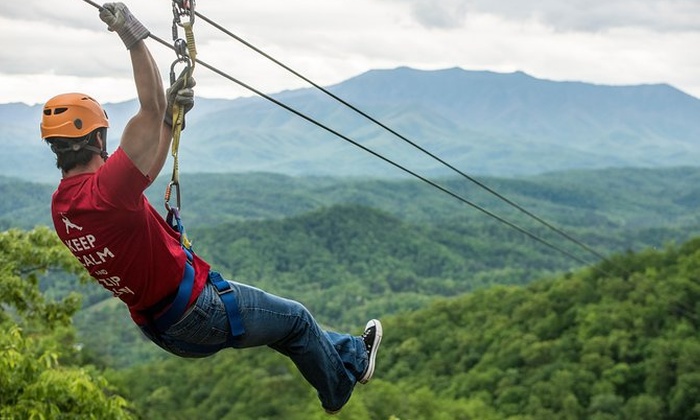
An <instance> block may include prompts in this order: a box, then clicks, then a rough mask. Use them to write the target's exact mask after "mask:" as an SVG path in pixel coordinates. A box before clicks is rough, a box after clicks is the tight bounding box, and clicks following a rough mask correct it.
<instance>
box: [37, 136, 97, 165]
mask: <svg viewBox="0 0 700 420" xmlns="http://www.w3.org/2000/svg"><path fill="white" fill-rule="evenodd" d="M91 139H92V135H90V136H87V137H86V138H85V139H83V140H82V141H79V142H75V143H72V144H70V145H68V146H65V147H58V146H57V145H55V144H52V145H51V151H52V152H54V153H56V154H59V153H65V152H77V151H79V150H81V149H85V150H89V151H91V152H93V153H95V154H98V155H100V157H101V158H102V160H104V161H105V162H106V161H107V158H108V157H109V153H107V139H102V138H100V140H102V149H98V148H97V147H95V146H91V145H89V144H88V143H89V142H90V140H91Z"/></svg>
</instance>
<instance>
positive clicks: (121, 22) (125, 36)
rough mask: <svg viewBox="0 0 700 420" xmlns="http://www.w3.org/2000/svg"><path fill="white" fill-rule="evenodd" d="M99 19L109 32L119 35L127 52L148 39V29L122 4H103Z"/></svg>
mask: <svg viewBox="0 0 700 420" xmlns="http://www.w3.org/2000/svg"><path fill="white" fill-rule="evenodd" d="M100 19H102V21H103V22H104V23H106V24H107V28H108V29H109V30H110V31H114V32H116V33H117V35H119V37H120V38H121V39H122V41H123V42H124V45H126V49H127V50H130V49H131V48H132V47H133V46H134V45H136V43H137V42H139V41H140V40H142V39H144V38H146V37H148V34H149V31H148V29H146V27H145V26H143V24H141V22H139V21H138V19H136V18H135V17H134V15H132V14H131V12H130V11H129V8H128V7H126V5H125V4H124V3H105V4H104V5H103V6H102V8H101V9H100Z"/></svg>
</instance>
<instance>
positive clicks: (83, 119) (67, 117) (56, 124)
mask: <svg viewBox="0 0 700 420" xmlns="http://www.w3.org/2000/svg"><path fill="white" fill-rule="evenodd" d="M100 127H109V119H108V117H107V113H106V112H105V110H104V109H102V106H101V105H100V104H99V103H98V102H97V101H96V100H94V99H92V98H91V97H89V96H88V95H84V94H82V93H64V94H62V95H58V96H54V97H53V98H51V99H49V101H48V102H46V105H44V115H43V116H42V118H41V138H42V139H47V138H50V137H68V138H79V137H84V136H85V135H87V134H89V133H90V132H92V131H93V130H94V129H96V128H100Z"/></svg>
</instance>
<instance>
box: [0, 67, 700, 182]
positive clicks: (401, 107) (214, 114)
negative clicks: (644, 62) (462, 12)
mask: <svg viewBox="0 0 700 420" xmlns="http://www.w3.org/2000/svg"><path fill="white" fill-rule="evenodd" d="M326 89H327V90H328V91H330V92H332V93H333V94H334V95H336V96H338V97H340V98H342V99H343V100H344V101H346V102H347V103H349V104H352V105H353V106H354V107H356V108H358V109H360V110H361V111H363V112H364V113H366V114H367V115H369V116H371V117H372V118H374V119H375V120H377V121H379V122H381V123H382V124H383V125H384V126H385V127H388V128H390V129H391V130H393V131H394V132H395V133H398V134H400V135H401V136H402V137H403V138H404V139H403V140H402V139H400V138H399V137H397V136H395V135H393V134H391V133H390V132H389V131H387V130H385V129H384V128H382V127H380V126H379V125H377V124H373V123H372V122H370V121H369V120H368V119H366V118H364V117H362V116H360V115H359V114H357V113H355V112H353V111H352V110H351V109H350V108H348V107H346V106H344V105H342V104H340V103H339V102H337V101H335V100H333V99H332V98H330V96H328V95H325V94H324V93H323V92H321V91H320V90H318V89H314V88H306V89H297V90H290V91H283V92H279V93H277V94H274V95H270V97H272V98H274V99H275V100H276V101H279V102H280V103H283V104H284V105H285V106H288V107H289V108H291V109H293V110H295V111H296V113H295V112H290V111H289V110H288V109H284V108H282V107H280V106H278V105H277V104H275V103H273V102H272V101H268V100H266V99H265V98H261V97H248V98H238V99H233V100H221V99H207V98H198V99H197V102H196V106H195V108H194V109H193V110H192V111H191V112H190V113H189V114H188V115H187V129H186V130H185V132H184V133H183V137H182V142H181V146H180V165H181V170H182V171H183V172H252V171H264V172H273V173H280V174H285V175H332V176H340V177H342V176H362V177H365V176H370V177H390V178H391V177H401V176H404V175H406V172H404V171H402V170H401V169H399V168H397V167H396V166H393V165H392V164H390V163H388V162H387V161H386V160H389V161H393V162H395V163H396V164H398V165H401V166H403V167H405V168H407V169H408V170H410V171H414V172H416V173H419V174H421V175H424V176H442V175H447V174H449V173H450V171H449V170H448V169H447V168H446V167H445V166H444V165H442V164H441V163H439V162H438V161H437V160H435V159H432V158H430V157H429V156H427V155H426V154H425V153H422V152H421V151H419V150H418V149H417V148H416V147H414V146H412V145H411V144H409V142H411V143H413V144H414V145H416V146H419V147H420V148H422V149H423V150H425V151H428V152H430V153H431V154H433V155H435V156H437V157H439V158H441V159H442V160H444V161H446V162H447V163H449V164H451V165H452V166H454V167H456V168H458V169H459V170H461V171H464V172H467V173H470V174H475V175H493V176H519V175H532V174H538V173H544V172H550V171H558V170H568V169H597V168H606V167H650V168H657V167H670V166H681V165H696V163H697V162H698V160H699V158H700V142H699V141H698V139H700V118H698V116H699V115H700V100H699V99H697V98H695V97H693V96H690V95H688V94H686V93H684V92H682V91H680V90H678V89H676V88H674V87H672V86H670V85H667V84H654V85H635V86H603V85H594V84H589V83H582V82H556V81H549V80H542V79H537V78H534V77H532V76H529V75H527V74H525V73H522V72H515V73H507V74H505V73H494V72H490V71H468V70H464V69H460V68H451V69H444V70H434V71H423V70H416V69H411V68H407V67H400V68H396V69H391V70H372V71H368V72H366V73H363V74H360V75H358V76H356V77H353V78H351V79H349V80H346V81H344V82H342V83H339V84H336V85H333V86H329V87H327V88H326ZM57 93H58V92H57ZM88 93H89V92H88ZM98 99H99V98H98ZM136 106H137V105H136V102H135V100H131V101H127V102H122V103H114V104H113V103H108V104H105V109H106V110H107V112H108V114H109V115H110V123H111V129H110V133H109V136H108V139H109V140H108V143H109V149H110V150H113V149H114V148H115V147H116V144H117V142H118V139H119V136H120V133H121V131H122V129H123V127H124V125H125V123H126V121H127V120H128V118H129V117H130V116H131V115H133V113H134V112H135V110H136ZM297 113H298V114H302V115H303V116H304V117H300V116H299V115H298V114H297ZM40 116H41V105H34V106H29V105H25V104H17V103H13V104H2V105H0V142H2V144H3V146H4V152H3V156H4V158H3V159H0V175H5V176H12V177H22V178H24V179H26V180H29V181H35V182H46V181H55V180H57V179H58V178H59V173H58V171H57V170H56V168H55V165H54V164H53V156H52V154H51V153H50V151H49V149H48V148H47V147H46V146H45V145H44V144H43V143H42V142H41V140H40V136H39V129H38V125H39V120H40ZM309 120H313V121H315V122H316V123H313V122H310V121H309ZM319 125H321V126H325V127H326V128H327V129H324V128H323V127H320V126H319ZM337 134H340V135H341V136H343V137H345V138H342V137H339V136H338V135H337ZM405 140H408V141H409V142H407V141H405ZM353 142H354V143H357V144H359V145H361V146H362V147H365V148H367V149H370V150H371V151H372V152H374V153H376V154H379V155H381V156H383V157H384V158H385V159H386V160H382V159H381V158H378V157H377V156H375V155H373V154H372V153H368V152H367V151H366V150H362V149H361V148H360V147H356V145H354V144H352V143H353ZM165 172H167V169H166V171H165Z"/></svg>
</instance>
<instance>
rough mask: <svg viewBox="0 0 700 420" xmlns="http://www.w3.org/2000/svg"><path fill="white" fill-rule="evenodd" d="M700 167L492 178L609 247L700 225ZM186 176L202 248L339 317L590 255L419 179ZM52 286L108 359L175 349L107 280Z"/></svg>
mask: <svg viewBox="0 0 700 420" xmlns="http://www.w3.org/2000/svg"><path fill="white" fill-rule="evenodd" d="M699 179H700V170H698V169H695V168H676V169H667V170H643V169H624V170H622V169H615V170H606V171H596V172H567V173H556V174H550V175H542V176H538V177H531V178H522V179H486V180H485V182H487V183H488V184H489V185H491V186H493V187H494V188H496V189H497V190H498V191H500V192H501V193H503V194H505V195H506V196H508V197H509V198H511V199H513V200H515V201H516V202H518V203H520V204H522V205H524V206H525V207H527V208H529V209H531V210H533V211H535V212H536V213H537V214H538V215H540V216H542V217H544V218H545V219H547V220H549V221H551V222H553V223H555V224H556V225H557V226H560V227H563V228H564V229H565V230H566V231H567V232H568V233H571V234H573V235H574V236H575V237H576V238H578V239H580V240H582V241H583V242H584V243H586V244H588V245H590V246H592V247H593V248H594V249H596V250H598V251H599V252H601V253H603V254H606V255H607V254H608V253H619V252H624V251H626V250H627V249H643V248H647V247H661V246H663V245H664V244H666V243H673V242H675V243H679V242H682V241H684V240H687V239H688V238H690V237H692V236H694V235H696V234H697V232H700V223H698V216H697V215H696V213H695V208H696V205H697V202H696V200H697V199H696V197H697V196H698V195H697V194H696V193H695V192H696V191H697V185H700V184H699V183H698V180H699ZM183 184H184V185H183V193H184V194H185V196H184V198H185V201H184V202H183V204H184V208H183V215H184V216H185V222H186V224H187V227H188V231H189V233H190V237H191V238H192V239H193V240H194V245H195V249H196V250H197V252H198V253H200V255H202V256H204V257H205V258H206V259H208V260H209V261H211V262H212V263H213V264H214V266H215V267H216V268H217V269H218V270H220V271H222V272H224V273H225V274H226V275H227V276H230V277H231V278H234V279H237V280H240V281H243V282H247V283H250V284H254V285H256V286H259V287H263V288H265V289H267V290H270V291H272V292H275V293H278V294H280V295H283V296H290V297H293V298H295V299H298V300H300V301H302V302H303V303H304V304H306V305H307V306H308V307H310V308H311V309H312V310H313V311H314V313H316V314H317V315H318V316H319V318H320V319H321V320H322V321H323V322H324V323H326V324H328V325H331V326H333V327H336V328H350V327H354V326H356V325H359V324H361V323H362V322H363V321H364V317H365V316H367V314H368V313H376V314H392V313H396V312H397V311H402V310H411V309H416V308H419V307H422V306H423V305H424V304H425V303H426V302H429V301H430V300H431V299H433V298H435V297H441V296H443V297H444V296H455V295H458V294H461V293H465V292H469V291H472V290H475V289H479V288H484V287H488V286H490V285H495V284H524V283H526V282H528V281H531V280H533V279H536V278H539V277H542V276H544V275H550V274H552V273H556V272H566V271H570V270H575V269H577V268H578V267H580V266H581V264H580V263H579V262H578V261H576V260H573V259H571V258H569V257H567V256H566V255H564V254H562V253H560V252H557V251H555V250H552V249H550V248H548V247H546V246H543V245H542V244H540V243H538V242H536V241H533V240H532V239H530V238H529V237H527V236H525V235H523V234H522V233H520V232H517V231H516V230H514V229H511V228H510V227H508V226H505V225H503V224H501V223H499V222H497V221H495V220H493V219H491V218H489V217H487V216H485V215H483V214H482V213H480V212H478V211H476V210H474V209H472V208H470V207H468V206H466V205H465V204H463V203H460V202H459V201H457V200H455V199H453V198H452V197H449V196H447V195H445V194H442V193H441V192H439V191H437V190H434V189H432V188H430V187H428V186H426V185H424V184H422V183H419V182H417V181H407V180H406V181H388V180H367V179H364V180H361V179H358V180H338V179H333V178H295V177H287V176H281V175H273V174H247V175H227V176H223V175H197V176H188V177H187V178H185V179H184V180H183ZM443 184H444V185H446V186H447V187H448V188H450V189H453V190H454V191H456V192H458V193H459V194H462V195H463V196H464V197H467V198H468V199H470V200H473V201H475V202H476V203H478V204H480V205H483V206H485V207H486V208H488V209H489V210H492V211H495V212H497V213H498V214H501V215H505V216H507V217H508V218H509V219H511V220H513V221H514V222H516V223H518V224H519V225H521V226H523V227H525V228H527V229H528V230H531V231H532V232H534V233H535V234H537V235H540V236H542V237H543V238H546V239H547V240H549V241H552V242H553V243H555V244H556V245H557V246H561V247H562V248H563V249H566V250H567V251H570V252H573V253H574V254H575V255H577V256H579V257H581V258H583V259H584V260H586V261H590V262H591V263H595V262H596V261H597V260H598V258H597V257H595V256H593V255H590V254H588V253H587V252H586V251H585V250H583V249H581V248H579V247H576V246H575V245H573V244H571V243H568V241H566V240H564V239H563V238H561V237H559V236H558V235H556V234H555V233H553V232H552V231H550V230H548V229H546V228H544V227H542V226H539V225H538V224H537V223H535V222H534V221H533V220H532V219H530V218H528V217H526V216H524V215H523V214H522V213H519V212H517V211H514V210H513V209H512V208H509V207H508V206H506V205H505V204H504V203H503V202H501V201H499V200H497V199H495V198H494V197H493V196H490V195H488V194H486V193H484V192H483V191H482V190H480V189H478V188H476V187H475V186H474V185H471V184H469V183H468V182H467V181H464V180H457V179H447V180H444V182H443ZM0 189H2V191H3V192H4V196H5V197H7V198H8V199H7V200H6V201H3V204H2V206H3V209H4V211H5V213H4V214H0V220H5V221H6V222H7V224H8V225H10V226H12V225H17V224H16V223H15V222H14V221H16V220H23V218H24V217H29V218H30V219H31V217H32V215H37V214H42V215H43V216H42V217H45V218H46V219H48V202H49V200H50V193H51V190H52V189H51V188H48V187H46V186H42V185H36V184H31V183H22V182H17V181H16V180H11V179H4V181H3V182H0ZM163 189H164V181H163V180H159V181H158V183H157V184H156V185H154V186H153V187H152V188H151V189H150V190H149V195H150V196H151V201H152V202H153V203H154V205H156V206H159V203H162V196H161V194H162V191H163ZM289 216H291V217H289ZM47 223H48V222H47ZM19 225H20V226H21V227H31V226H33V224H32V223H29V221H28V220H26V221H25V222H22V223H19ZM42 287H43V290H45V292H46V293H47V294H48V295H49V296H52V297H62V296H66V295H67V293H69V292H71V291H79V292H80V293H81V294H82V295H83V296H84V298H83V305H84V309H83V310H82V311H80V312H79V313H78V314H77V317H76V325H77V326H78V329H79V333H80V337H81V340H82V341H83V344H84V345H85V346H86V351H87V350H90V351H93V352H95V353H96V355H99V358H101V363H104V364H106V365H110V366H129V365H132V364H135V363H142V362H144V361H147V360H152V359H153V358H158V357H160V356H162V354H161V353H159V352H158V351H157V350H155V349H153V347H152V346H150V345H149V344H148V343H147V342H145V341H144V340H143V339H142V337H141V336H140V333H139V332H138V330H136V329H134V328H133V325H132V324H131V321H130V319H129V317H128V315H127V314H126V312H125V311H124V309H123V307H122V306H121V304H120V303H119V302H118V301H117V300H114V299H112V298H110V297H109V296H108V294H107V293H106V292H104V291H103V290H102V289H101V288H98V287H94V285H78V284H76V283H75V282H74V281H71V279H70V278H69V277H63V278H56V277H54V278H52V279H51V280H50V281H49V280H47V279H43V280H42ZM104 324H109V325H111V326H112V328H110V329H104V328H101V327H100V326H101V325H104Z"/></svg>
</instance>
